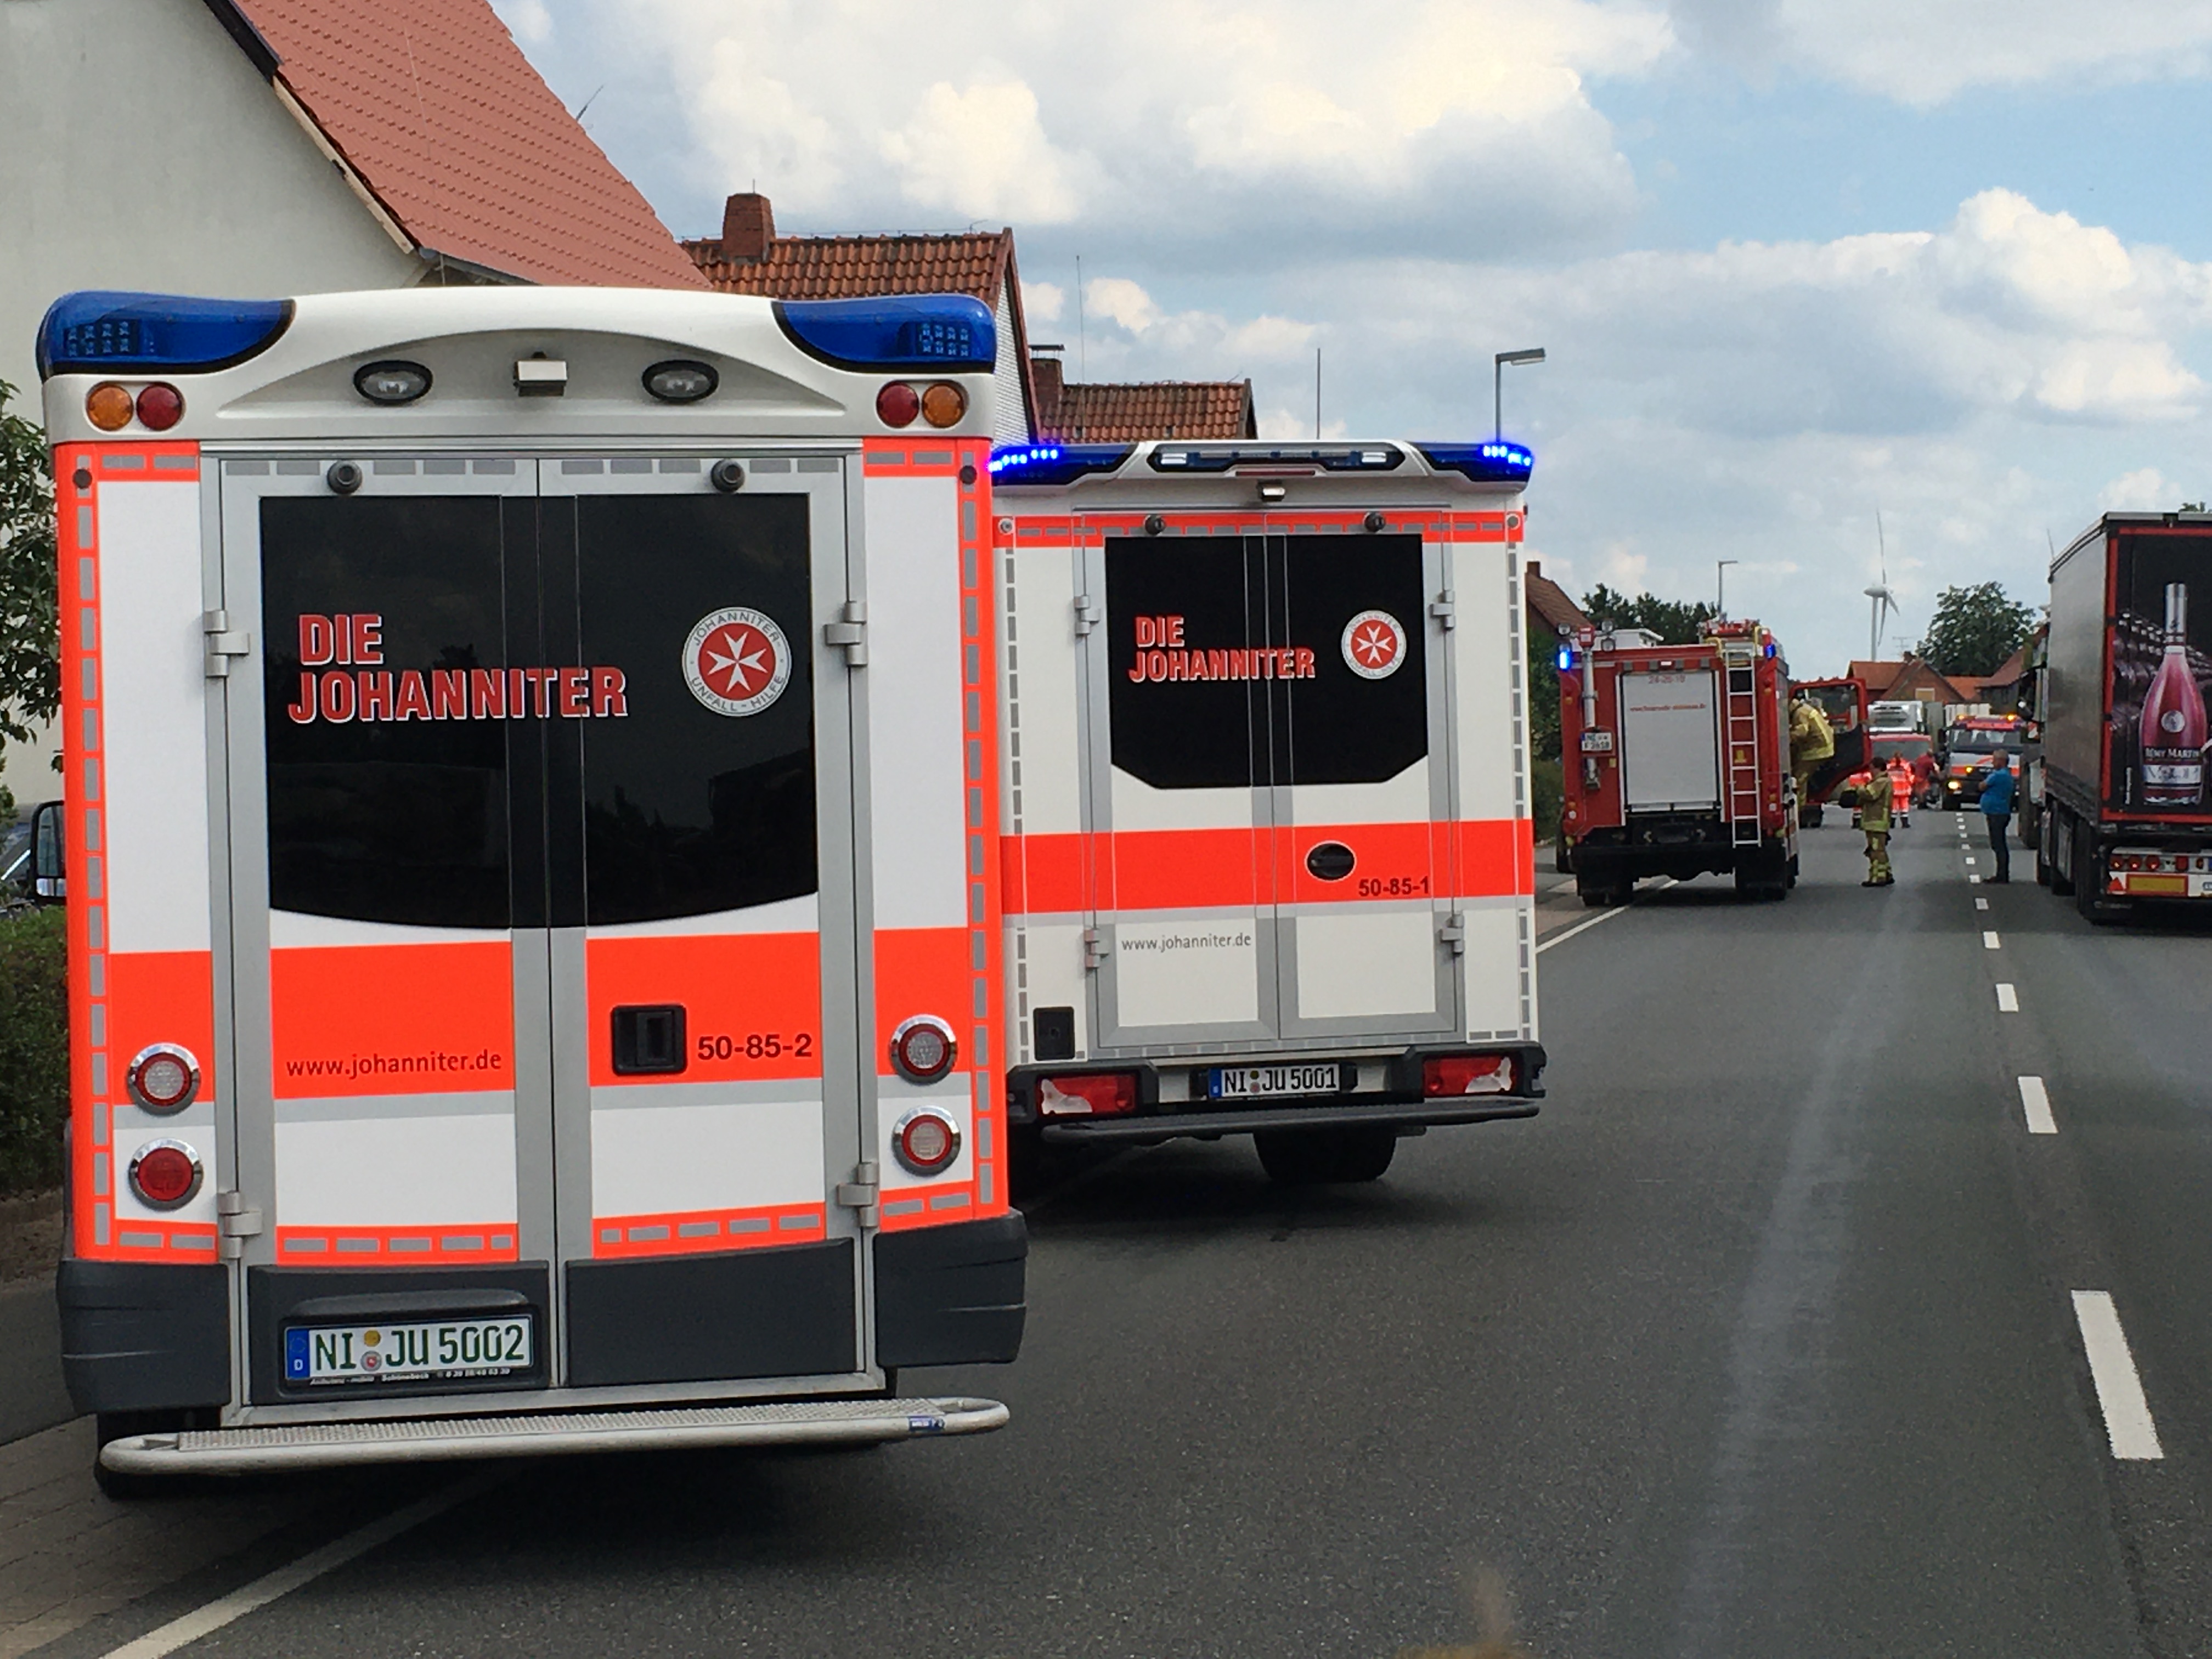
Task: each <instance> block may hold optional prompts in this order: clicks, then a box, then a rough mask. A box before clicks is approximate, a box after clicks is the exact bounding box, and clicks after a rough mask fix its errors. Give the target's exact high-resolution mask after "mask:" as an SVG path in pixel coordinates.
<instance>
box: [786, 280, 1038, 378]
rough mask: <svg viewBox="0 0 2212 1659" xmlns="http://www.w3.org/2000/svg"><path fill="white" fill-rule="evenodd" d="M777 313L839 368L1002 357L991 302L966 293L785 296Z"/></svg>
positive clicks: (799, 340) (976, 363)
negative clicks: (833, 297) (862, 297)
mask: <svg viewBox="0 0 2212 1659" xmlns="http://www.w3.org/2000/svg"><path fill="white" fill-rule="evenodd" d="M775 319H776V321H777V322H778V323H780V324H781V325H783V331H784V332H785V333H786V334H787V335H789V336H790V337H791V340H792V343H793V344H794V345H796V346H797V347H798V348H799V349H800V350H801V351H804V352H805V353H806V354H807V355H808V356H811V357H818V358H820V359H821V360H822V361H823V362H825V363H830V364H834V365H835V366H836V367H837V368H861V369H871V368H896V369H908V370H913V369H920V370H925V371H927V370H930V369H934V370H936V371H938V372H939V373H940V374H959V373H963V372H965V371H967V370H970V369H988V368H994V367H995V366H996V365H997V363H998V361H999V325H998V324H997V323H996V322H995V321H994V319H992V316H991V308H990V307H988V306H987V305H985V304H984V303H983V302H982V301H981V300H971V299H970V298H969V297H968V295H964V294H900V295H882V296H880V297H878V298H875V299H867V300H778V301H776V302H775Z"/></svg>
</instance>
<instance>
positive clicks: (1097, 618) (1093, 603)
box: [1075, 593, 1106, 634]
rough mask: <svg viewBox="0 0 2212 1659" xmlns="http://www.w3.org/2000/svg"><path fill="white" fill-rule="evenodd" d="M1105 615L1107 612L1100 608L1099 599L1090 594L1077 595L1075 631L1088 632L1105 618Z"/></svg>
mask: <svg viewBox="0 0 2212 1659" xmlns="http://www.w3.org/2000/svg"><path fill="white" fill-rule="evenodd" d="M1105 616H1106V613H1105V611H1103V609H1101V608H1100V606H1099V604H1098V601H1097V599H1093V598H1091V595H1090V594H1088V593H1079V594H1077V595H1076V596H1075V631H1076V632H1077V633H1078V634H1088V633H1089V632H1090V631H1091V629H1094V628H1096V627H1097V625H1098V624H1099V623H1101V622H1102V621H1103V620H1104V619H1105Z"/></svg>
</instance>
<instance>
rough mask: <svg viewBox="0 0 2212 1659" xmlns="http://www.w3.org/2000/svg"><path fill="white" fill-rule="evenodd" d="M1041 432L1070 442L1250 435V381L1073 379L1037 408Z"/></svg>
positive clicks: (1217, 437)
mask: <svg viewBox="0 0 2212 1659" xmlns="http://www.w3.org/2000/svg"><path fill="white" fill-rule="evenodd" d="M1037 428H1038V430H1037V436H1038V437H1040V438H1057V439H1060V440H1061V441H1065V442H1069V443H1139V442H1142V441H1144V440H1146V439H1147V438H1216V439H1221V438H1228V439H1234V438H1250V437H1254V436H1256V435H1257V433H1256V429H1255V427H1254V424H1253V410H1252V383H1251V381H1249V380H1152V381H1146V382H1143V383H1139V384H1133V385H1115V384H1112V383H1105V382H1081V381H1073V382H1070V383H1068V384H1067V385H1065V386H1061V387H1060V397H1059V399H1058V401H1057V402H1056V403H1055V404H1054V406H1053V407H1051V408H1049V409H1044V408H1041V409H1039V410H1038V411H1037Z"/></svg>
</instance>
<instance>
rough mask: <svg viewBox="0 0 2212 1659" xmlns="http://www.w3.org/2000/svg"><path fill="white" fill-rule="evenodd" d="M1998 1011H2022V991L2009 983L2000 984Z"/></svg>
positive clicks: (2012, 1012)
mask: <svg viewBox="0 0 2212 1659" xmlns="http://www.w3.org/2000/svg"><path fill="white" fill-rule="evenodd" d="M1997 1012H1999V1013H2001V1014H2016V1013H2018V1012H2020V993H2019V992H2017V991H2015V990H2014V989H2013V988H2012V987H2011V986H2009V985H2000V986H1998V987H1997Z"/></svg>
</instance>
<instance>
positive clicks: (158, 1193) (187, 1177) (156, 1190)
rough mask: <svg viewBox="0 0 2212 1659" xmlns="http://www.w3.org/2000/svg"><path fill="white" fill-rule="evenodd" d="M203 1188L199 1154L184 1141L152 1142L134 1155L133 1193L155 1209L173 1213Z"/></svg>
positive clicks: (132, 1169) (132, 1170) (132, 1159)
mask: <svg viewBox="0 0 2212 1659" xmlns="http://www.w3.org/2000/svg"><path fill="white" fill-rule="evenodd" d="M199 1189H200V1158H199V1154H198V1153H197V1152H194V1151H193V1150H192V1149H191V1147H189V1146H185V1143H184V1142H183V1141H181V1140H156V1141H152V1142H149V1144H148V1145H146V1146H141V1147H140V1148H139V1149H138V1150H137V1152H134V1153H132V1154H131V1191H133V1192H135V1193H137V1194H138V1196H139V1197H140V1198H141V1199H143V1200H145V1202H146V1203H148V1204H149V1205H150V1206H153V1207H154V1208H155V1209H157V1210H173V1209H175V1208H176V1207H177V1206H179V1205H180V1204H185V1203H189V1202H190V1201H191V1197H192V1194H195V1193H197V1192H198V1191H199Z"/></svg>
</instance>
